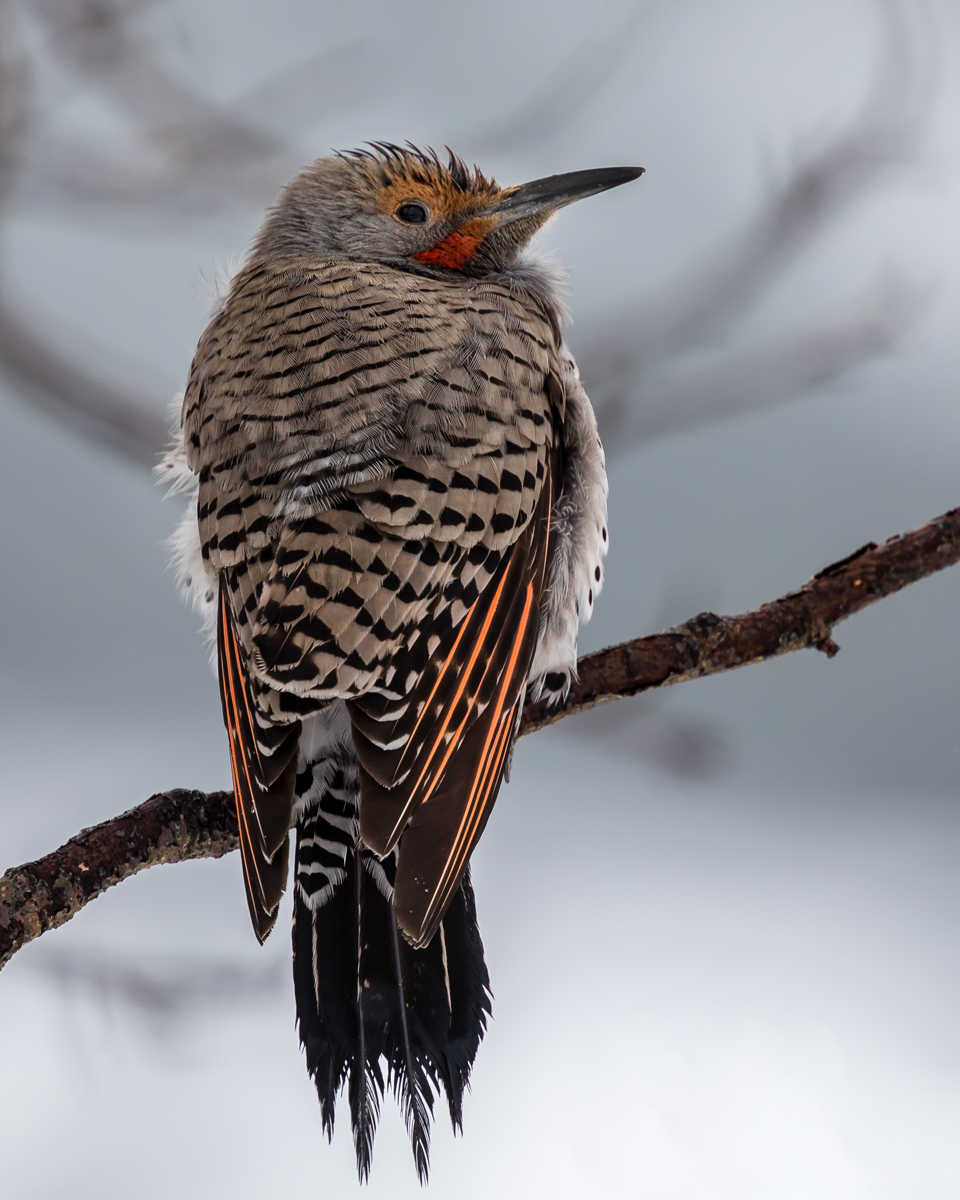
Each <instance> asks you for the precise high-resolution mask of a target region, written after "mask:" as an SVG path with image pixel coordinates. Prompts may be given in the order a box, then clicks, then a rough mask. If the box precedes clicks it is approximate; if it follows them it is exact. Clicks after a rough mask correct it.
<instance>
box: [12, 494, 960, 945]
mask: <svg viewBox="0 0 960 1200" xmlns="http://www.w3.org/2000/svg"><path fill="white" fill-rule="evenodd" d="M958 561H960V509H952V510H951V511H950V512H948V513H944V514H943V515H942V516H940V517H937V518H936V519H935V520H933V521H931V522H930V523H929V524H928V525H924V526H923V527H922V528H920V529H916V530H913V531H912V532H911V533H905V534H901V535H900V536H898V537H893V538H890V539H889V540H888V541H886V542H884V543H883V544H882V545H880V546H878V545H876V543H874V542H870V543H868V544H867V545H866V546H861V548H860V549H859V550H856V551H854V553H853V554H850V555H848V556H847V557H846V558H843V559H840V561H839V562H835V563H832V564H831V565H830V566H828V567H825V568H824V569H823V570H822V571H818V572H817V574H816V575H814V577H813V578H812V579H811V580H810V582H809V583H807V584H805V585H804V586H803V587H802V588H799V589H798V590H797V591H795V592H790V593H788V594H787V595H786V596H781V597H780V599H778V600H773V601H771V602H770V603H769V604H764V605H763V606H762V607H760V608H758V609H755V610H754V611H752V612H747V613H742V614H740V615H739V616H734V617H720V616H717V615H716V614H715V613H710V612H703V613H700V614H699V615H698V616H696V617H693V618H692V619H691V620H689V621H687V622H685V623H684V624H683V625H678V626H676V627H675V628H674V629H668V630H665V631H664V632H663V633H657V634H653V635H652V636H650V637H641V638H634V639H633V640H632V641H629V642H623V643H622V644H621V645H619V646H611V647H610V648H608V649H606V650H600V651H598V652H597V653H596V654H590V655H587V656H585V657H584V658H581V660H580V663H579V668H578V670H579V678H578V679H577V680H576V682H575V683H574V685H573V687H572V688H571V690H570V694H569V696H568V697H567V699H566V702H565V703H564V704H563V705H562V706H561V707H559V708H554V709H548V708H547V707H546V705H544V704H530V705H527V707H526V709H525V710H524V715H523V721H522V724H521V726H520V736H523V735H525V734H528V733H534V732H535V731H536V730H538V729H542V728H543V727H544V726H546V725H552V724H553V723H554V722H555V721H559V720H560V719H561V718H562V717H568V716H570V715H572V714H573V713H578V712H583V711H584V710H585V709H588V708H593V707H595V706H596V705H598V704H606V703H608V702H610V701H612V700H617V699H619V698H621V697H623V696H633V695H636V694H637V693H638V692H643V691H648V690H650V689H652V688H658V687H666V686H668V685H669V684H674V683H681V682H682V681H683V680H686V679H696V678H698V677H700V676H703V675H716V674H719V673H720V672H721V671H731V670H733V669H734V668H736V667H744V666H747V665H748V664H749V663H755V662H763V661H764V660H765V659H768V658H775V657H776V656H778V655H780V654H789V653H790V652H791V651H793V650H802V649H804V648H806V647H813V648H814V649H817V650H821V651H822V652H823V653H824V654H826V655H827V656H828V657H830V658H832V657H833V656H834V655H835V654H836V653H837V651H838V649H839V647H838V646H837V644H836V642H834V641H833V638H832V631H833V627H834V626H835V625H837V624H839V622H840V621H843V620H846V618H847V617H850V616H853V614H854V613H857V612H859V611H860V610H861V609H862V608H866V607H867V605H869V604H874V603H876V602H877V601H878V600H882V599H883V597H884V596H889V595H892V594H893V593H894V592H898V591H901V590H902V589H903V588H905V587H907V586H908V585H909V584H911V583H915V582H916V581H917V580H919V579H923V578H924V577H925V576H927V575H932V574H934V573H935V572H937V571H941V570H943V569H944V568H945V567H949V566H952V565H953V564H954V563H956V562H958ZM238 845H239V841H238V835H237V822H236V812H235V808H234V803H233V796H232V794H231V793H230V792H209V793H205V792H196V791H189V790H186V789H179V788H178V789H176V790H174V791H171V792H161V793H159V794H157V795H155V796H151V797H150V799H149V800H147V801H145V802H144V803H143V804H141V805H138V806H137V807H136V808H132V809H130V810H129V811H128V812H126V813H124V814H123V815H122V816H119V817H114V818H113V819H112V820H110V821H105V822H103V824H101V825H96V826H94V827H93V828H91V829H85V830H83V831H82V832H81V833H79V834H78V835H77V836H76V837H75V838H71V839H70V841H68V842H67V843H66V844H65V845H63V846H61V847H60V849H59V850H54V851H53V853H51V854H48V855H46V856H45V857H44V858H41V859H38V860H37V861H36V862H32V863H25V864H24V865H23V866H20V867H13V868H12V869H11V870H9V871H7V873H6V874H5V875H4V876H2V878H0V967H3V966H4V965H5V964H6V963H7V961H8V960H9V959H10V957H11V956H12V955H13V954H15V953H16V951H17V950H19V949H20V947H21V946H23V945H25V944H26V943H27V942H30V941H32V940H33V939H34V938H36V937H39V936H40V935H41V934H42V933H45V932H46V930H48V929H53V928H55V927H56V926H58V925H62V924H64V922H65V921H69V920H70V918H71V917H72V916H74V915H75V914H76V913H78V912H79V911H80V909H81V908H83V906H84V905H85V904H86V903H87V902H88V901H90V900H92V899H94V897H96V896H99V895H100V894H101V893H102V892H104V891H106V889H107V888H108V887H112V886H113V884H115V883H119V882H120V881H121V880H123V879H127V878H128V877H129V876H131V875H135V874H136V873H137V872H138V871H142V870H145V869H146V868H147V867H152V866H154V865H155V864H156V863H164V862H181V861H183V860H185V859H189V858H220V857H221V856H222V855H224V854H228V853H229V852H230V851H231V850H235V849H236V848H237V846H238Z"/></svg>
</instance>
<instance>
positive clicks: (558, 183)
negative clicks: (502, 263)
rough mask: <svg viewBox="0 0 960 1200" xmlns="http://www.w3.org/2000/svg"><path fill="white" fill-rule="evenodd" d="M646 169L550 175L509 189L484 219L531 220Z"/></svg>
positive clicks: (628, 168)
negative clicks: (491, 217)
mask: <svg viewBox="0 0 960 1200" xmlns="http://www.w3.org/2000/svg"><path fill="white" fill-rule="evenodd" d="M643 171H644V168H643V167H601V168H600V169H599V170H596V171H571V172H570V173H569V174H568V175H548V176H547V178H546V179H535V180H534V181H533V183H523V184H521V185H520V186H519V187H516V188H511V189H509V195H508V196H507V197H506V198H505V199H503V200H499V201H498V202H497V203H496V204H493V205H491V206H490V208H488V209H486V210H485V211H484V213H483V215H484V216H497V217H502V219H503V221H504V223H506V222H508V221H518V220H520V218H521V217H530V216H533V215H534V213H541V212H547V211H549V210H550V209H554V208H564V207H565V206H566V205H567V204H573V203H574V201H575V200H584V199H585V198H586V197H587V196H596V195H597V194H598V193H600V192H606V191H609V190H610V188H615V187H619V186H620V185H621V184H622V183H630V182H631V180H634V179H639V178H640V176H641V175H642V174H643Z"/></svg>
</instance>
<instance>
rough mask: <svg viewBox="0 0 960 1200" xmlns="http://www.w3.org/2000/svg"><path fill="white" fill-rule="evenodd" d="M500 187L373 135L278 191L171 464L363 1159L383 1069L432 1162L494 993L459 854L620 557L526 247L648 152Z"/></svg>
mask: <svg viewBox="0 0 960 1200" xmlns="http://www.w3.org/2000/svg"><path fill="white" fill-rule="evenodd" d="M640 174H642V168H638V167H616V168H602V169H590V170H583V171H575V172H571V173H567V174H560V175H553V176H549V177H547V178H542V179H537V180H535V181H534V182H531V183H526V184H523V185H519V186H506V187H500V186H499V185H498V184H497V183H496V181H495V179H494V178H493V177H487V176H485V175H484V174H483V173H482V172H481V171H480V169H479V168H477V167H472V168H470V167H468V166H467V165H466V163H465V162H464V160H462V159H461V158H459V157H458V156H457V155H456V154H454V153H453V152H452V151H449V149H448V150H447V157H446V159H444V158H441V156H440V155H439V154H437V153H436V152H435V151H433V150H430V149H419V148H418V147H416V146H415V145H413V144H412V143H407V144H405V145H404V146H399V145H395V144H393V143H388V142H371V143H367V144H366V145H365V146H364V147H362V148H361V149H358V150H352V151H344V152H338V153H334V154H330V155H328V156H325V157H322V158H319V159H317V160H316V161H315V162H313V163H312V164H311V165H309V166H307V167H306V168H305V169H304V170H303V171H302V172H301V173H300V174H298V175H297V176H296V177H295V178H294V179H293V180H292V181H291V182H290V183H288V184H287V185H286V187H285V188H284V189H283V190H282V192H281V194H280V196H279V199H278V200H277V202H276V204H275V205H274V206H273V207H272V208H271V209H270V210H269V211H268V213H267V215H266V217H265V219H264V221H263V224H262V225H261V227H260V230H259V232H258V233H257V234H256V236H255V238H254V240H253V242H252V247H251V249H250V251H249V254H248V256H247V258H246V260H245V262H244V264H243V265H242V267H241V268H240V269H239V271H238V272H237V273H236V274H235V276H234V277H233V279H232V281H231V282H230V285H229V288H228V290H227V291H226V294H225V295H224V296H222V297H221V298H220V300H219V301H218V304H217V307H216V309H215V311H214V312H213V315H212V318H211V320H210V323H209V325H208V326H207V328H206V330H205V332H204V333H203V335H202V336H201V338H200V341H199V344H198V346H197V350H196V353H195V355H194V358H193V361H192V364H191V367H190V370H189V375H188V379H187V384H186V389H185V392H184V394H183V399H182V407H181V411H180V428H179V430H178V432H177V437H176V442H175V445H174V447H173V449H172V450H171V452H170V455H169V456H168V460H167V467H168V469H169V471H170V472H172V476H171V477H174V478H176V479H177V480H178V481H179V485H180V486H182V487H183V488H185V489H186V490H188V492H189V496H190V499H189V502H188V506H187V512H186V514H185V517H184V521H183V524H182V525H181V527H180V530H179V531H178V533H177V535H176V536H175V539H174V541H175V546H176V551H177V556H178V560H179V571H180V577H181V581H182V583H183V585H184V587H185V589H186V590H187V592H188V593H189V594H190V595H191V596H192V598H193V601H194V603H195V604H196V606H197V607H198V608H199V609H200V611H201V612H202V613H203V615H204V617H205V621H206V624H207V627H208V631H209V633H210V637H211V642H213V643H215V659H216V669H217V673H218V677H219V684H220V695H221V702H222V710H223V718H224V724H225V727H226V732H227V738H228V742H229V755H230V763H231V770H232V781H233V792H234V798H235V802H236V809H237V821H238V827H239V841H240V850H241V861H242V867H243V877H244V884H245V891H246V898H247V904H248V908H249V912H250V918H251V921H252V924H253V929H254V932H255V934H256V937H257V939H258V940H259V941H260V942H261V943H262V942H263V941H264V940H265V939H266V937H267V936H268V934H269V933H270V931H271V929H272V928H273V925H274V923H275V922H276V919H277V912H278V908H279V904H280V900H281V896H282V894H283V892H284V890H285V887H286V882H287V877H288V874H289V861H288V860H289V850H288V847H289V841H290V839H289V836H288V835H289V832H290V830H291V829H295V830H296V849H295V855H294V864H293V871H292V878H293V885H292V890H293V910H294V912H293V975H294V992H295V998H296V1008H297V1024H298V1030H299V1038H300V1042H301V1045H302V1048H303V1050H304V1052H305V1056H306V1062H307V1069H308V1071H309V1073H310V1076H311V1077H312V1079H313V1081H314V1084H315V1086H316V1090H317V1094H318V1100H319V1105H320V1111H321V1119H322V1126H323V1129H324V1131H325V1133H326V1135H327V1137H328V1139H332V1135H333V1126H334V1116H335V1106H336V1101H337V1099H338V1097H339V1096H340V1095H341V1094H342V1093H343V1091H344V1090H345V1091H346V1093H347V1099H348V1104H349V1109H350V1118H351V1125H352V1131H353V1140H354V1148H355V1152H356V1158H357V1169H358V1173H359V1177H360V1179H361V1181H364V1180H366V1179H367V1178H368V1177H369V1173H370V1169H371V1161H372V1154H373V1142H374V1134H375V1132H376V1127H377V1123H378V1120H379V1115H380V1105H381V1101H382V1100H383V1098H384V1096H385V1094H386V1092H387V1091H388V1090H391V1089H392V1090H393V1092H394V1094H395V1095H396V1097H397V1099H398V1101H399V1103H400V1105H401V1108H402V1111H403V1114H404V1118H405V1121H406V1125H407V1130H408V1133H409V1135H410V1139H411V1145H412V1149H413V1155H414V1163H415V1167H416V1170H417V1173H418V1175H419V1177H420V1180H421V1182H424V1181H425V1180H426V1178H427V1174H428V1170H429V1140H430V1127H431V1120H432V1116H433V1107H434V1103H435V1100H436V1099H437V1098H438V1097H439V1096H440V1094H441V1091H442V1092H443V1093H444V1094H445V1095H446V1099H447V1104H448V1107H449V1112H450V1118H451V1121H452V1123H453V1127H454V1130H455V1131H460V1130H462V1109H463V1095H464V1090H465V1088H466V1086H467V1084H468V1081H469V1077H470V1072H471V1069H472V1066H473V1063H474V1060H475V1057H476V1054H477V1051H478V1048H479V1045H480V1042H481V1040H482V1038H483V1036H484V1032H485V1030H486V1027H487V1020H488V1017H489V1016H490V1015H491V1011H492V1009H491V999H492V991H491V987H490V979H489V974H488V971H487V967H486V963H485V959H484V951H483V944H482V941H481V937H480V933H479V927H478V921H477V909H476V900H475V896H474V892H473V886H472V881H471V875H470V868H469V864H470V857H471V854H472V852H473V850H474V848H475V847H476V845H477V842H478V839H479V838H480V836H481V834H482V833H483V830H484V827H485V825H486V823H487V820H488V818H489V817H490V813H491V810H492V808H493V805H494V801H495V800H496V798H497V795H498V793H499V790H500V787H501V783H502V782H503V780H504V778H505V777H506V776H507V774H508V772H509V766H510V761H511V757H512V753H513V747H514V742H515V739H516V735H517V730H518V726H519V721H520V717H521V714H522V711H523V706H524V703H525V702H526V700H527V699H528V698H536V699H546V700H547V701H549V702H550V703H554V704H556V703H559V702H561V701H562V700H563V698H564V696H565V695H566V694H567V692H568V690H569V688H570V686H571V681H572V680H573V679H574V677H575V675H576V663H577V634H578V628H579V625H580V623H581V622H583V621H586V620H588V619H589V617H590V615H591V613H592V611H593V608H594V604H595V602H596V598H597V595H598V594H599V591H600V588H601V586H602V582H603V559H604V556H605V554H606V552H607V546H608V540H609V539H608V532H607V515H606V513H607V479H606V474H605V468H604V456H603V448H602V445H601V443H600V439H599V436H598V432H597V424H596V419H595V417H594V413H593V409H592V408H591V405H590V401H589V399H588V398H587V395H586V392H585V391H584V388H583V386H582V384H581V382H580V379H579V375H578V371H577V367H576V364H575V362H574V360H573V357H572V356H571V354H570V352H569V350H568V349H567V347H566V345H565V343H564V341H563V337H562V333H561V325H562V323H563V321H564V319H565V309H564V304H563V299H562V292H563V283H562V278H561V276H560V274H559V273H558V270H557V269H556V267H555V266H554V265H552V264H551V263H550V262H549V261H547V260H544V259H542V258H538V257H537V256H536V255H535V254H534V253H533V252H532V251H531V250H530V242H531V239H532V238H533V237H534V235H535V234H536V233H537V232H538V231H539V230H540V229H541V228H542V227H543V225H544V224H545V223H546V221H547V220H548V219H550V218H551V217H552V216H553V215H554V214H555V213H556V212H558V211H559V210H560V209H562V208H564V207H565V206H567V205H569V204H572V203H573V202H575V201H577V200H580V199H583V198H586V197H589V196H594V195H597V194H599V193H601V192H604V191H607V190H609V189H611V188H614V187H618V186H620V185H622V184H625V183H628V182H630V181H631V180H634V179H636V178H638V177H639V176H640Z"/></svg>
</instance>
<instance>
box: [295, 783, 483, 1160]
mask: <svg viewBox="0 0 960 1200" xmlns="http://www.w3.org/2000/svg"><path fill="white" fill-rule="evenodd" d="M350 765H351V764H346V763H342V764H340V765H339V766H338V769H336V770H335V771H333V772H332V773H331V771H330V770H329V769H328V770H326V771H325V772H324V773H325V775H326V776H327V778H328V780H329V782H326V781H325V782H326V786H325V787H324V788H323V789H322V795H321V796H320V797H318V799H319V801H320V803H319V805H318V806H317V807H311V808H309V809H308V810H307V811H306V812H304V813H303V814H302V815H301V816H300V818H299V820H298V823H297V864H296V881H297V882H296V884H295V889H294V926H293V979H294V989H295V992H296V1000H297V1021H298V1024H299V1028H300V1041H301V1043H302V1045H303V1047H304V1050H305V1051H306V1056H307V1070H308V1071H309V1072H310V1075H311V1076H312V1077H313V1080H314V1082H315V1083H316V1086H317V1095H318V1097H319V1099H320V1112H321V1116H322V1119H323V1127H324V1129H325V1131H326V1133H327V1136H328V1137H332V1134H333V1121H334V1107H335V1103H336V1098H337V1095H338V1094H339V1093H340V1091H341V1090H342V1088H343V1086H344V1084H346V1087H347V1097H348V1101H349V1105H350V1119H351V1124H352V1126H353V1140H354V1145H355V1148H356V1152H357V1170H358V1172H359V1175H360V1179H361V1180H365V1179H366V1178H367V1177H368V1176H369V1173H370V1161H371V1157H372V1153H373V1139H374V1134H375V1132H376V1125H377V1119H378V1117H379V1114H380V1101H381V1100H382V1098H383V1095H384V1092H385V1090H386V1088H387V1087H388V1086H389V1087H392V1089H393V1091H394V1094H395V1096H396V1098H397V1100H398V1101H399V1103H400V1105H401V1108H402V1110H403V1114H404V1118H405V1120H406V1125H407V1131H408V1133H409V1134H410V1140H411V1143H412V1146H413V1156H414V1162H415V1164H416V1168H417V1174H418V1176H419V1177H420V1180H421V1182H425V1181H426V1178H427V1173H428V1170H429V1149H430V1121H431V1117H432V1116H433V1103H434V1099H435V1098H436V1096H437V1095H439V1092H440V1088H441V1087H442V1088H443V1091H444V1092H445V1093H446V1097H447V1102H448V1104H449V1108H450V1119H451V1121H452V1122H453V1126H454V1129H456V1130H460V1129H461V1127H462V1104H463V1093H464V1089H465V1088H466V1086H467V1082H468V1080H469V1076H470V1069H471V1067H472V1065H473V1061H474V1058H475V1057H476V1054H477V1050H478V1048H479V1046H480V1041H481V1039H482V1038H483V1035H484V1032H485V1030H486V1024H487V1016H488V1015H489V1013H490V979H489V976H488V974H487V968H486V963H485V962H484V958H483V944H482V942H481V941H480V931H479V930H478V928H477V919H476V907H475V904H474V898H473V887H472V885H471V883H470V876H469V872H468V873H467V874H466V875H465V876H464V878H463V882H462V884H461V886H460V887H459V888H458V890H457V892H456V894H455V896H454V897H453V900H452V901H451V903H450V907H449V908H448V909H447V912H446V914H445V916H444V918H443V921H442V923H441V926H440V929H439V930H438V932H437V934H436V936H435V937H434V938H433V940H432V941H431V942H430V944H429V945H428V946H427V947H425V948H424V949H422V950H416V949H414V948H413V947H412V946H411V945H409V943H408V942H406V941H405V940H404V939H403V937H401V936H398V932H397V922H396V916H395V913H394V909H393V877H394V869H395V858H394V856H390V857H389V858H388V859H386V860H385V861H383V862H381V861H380V860H379V859H377V858H376V857H375V856H374V855H372V854H371V853H370V852H369V851H367V850H361V849H360V848H359V840H358V839H359V833H358V824H357V821H356V813H357V801H356V796H355V793H354V792H353V788H352V787H351V786H350V783H351V782H352V781H351V780H349V775H350V774H351V773H352V772H351V771H350ZM342 768H345V770H344V769H342ZM299 782H300V781H298V792H299V791H301V789H300V786H299ZM304 790H306V789H304ZM318 790H319V789H318ZM301 794H303V793H302V792H301ZM313 795H316V790H314V791H313Z"/></svg>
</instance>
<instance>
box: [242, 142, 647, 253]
mask: <svg viewBox="0 0 960 1200" xmlns="http://www.w3.org/2000/svg"><path fill="white" fill-rule="evenodd" d="M642 173H643V168H642V167H609V168H604V169H601V170H594V171H574V172H572V173H571V174H569V175H551V176H549V177H548V178H546V179H537V180H535V181H534V182H533V183H525V184H521V185H520V186H517V187H505V188H501V187H500V186H499V185H498V184H497V183H496V181H495V180H494V179H492V178H491V179H487V178H486V177H485V176H484V175H482V174H481V172H480V171H479V170H478V169H477V168H476V167H474V168H473V170H470V169H469V168H468V167H467V166H466V164H465V163H464V162H463V161H462V159H459V158H458V157H457V156H456V155H455V154H453V153H452V152H450V156H449V160H448V162H447V163H442V162H441V161H440V159H439V157H438V156H437V155H436V154H435V153H434V152H433V151H423V150H418V149H416V148H415V147H413V146H408V147H407V148H402V147H399V146H393V145H389V144H388V143H385V142H375V143H371V146H370V149H368V150H354V151H351V152H349V153H344V154H337V155H333V156H331V157H329V158H320V159H318V160H317V161H316V162H315V163H313V164H312V165H311V166H309V167H307V168H306V170H304V171H302V172H301V173H300V174H299V175H298V176H297V177H296V178H295V179H293V180H292V181H291V182H290V183H289V184H287V186H286V188H284V190H283V192H282V193H281V196H280V199H279V201H278V202H277V204H276V206H275V207H274V208H273V209H272V210H271V212H270V213H269V214H268V216H267V218H266V220H265V221H264V223H263V226H262V228H261V230H260V233H259V235H258V237H257V240H256V242H255V244H254V255H255V256H257V257H260V256H270V257H272V256H275V255H294V256H296V257H301V256H306V257H311V258H348V259H353V260H355V261H360V262H381V263H388V264H389V265H391V266H396V267H400V268H405V269H407V270H413V271H419V272H421V273H424V274H433V275H435V274H441V275H442V274H443V273H445V272H448V271H458V272H460V273H461V274H464V275H488V274H491V273H495V272H497V271H502V270H504V269H505V268H507V267H509V266H510V264H511V263H512V262H513V261H514V260H515V259H516V257H517V255H518V254H519V253H520V251H521V250H522V249H523V248H524V246H526V244H527V243H528V242H529V241H530V239H531V238H532V237H533V235H534V234H535V233H536V232H537V230H538V229H540V227H541V226H542V225H543V224H544V223H545V222H546V221H547V220H548V219H549V218H550V216H551V215H552V214H553V213H554V212H556V210H557V209H559V208H563V207H565V206H566V205H567V204H572V203H573V202H574V201H575V200H581V199H583V198H584V197H586V196H595V195H596V194H597V193H598V192H604V191H606V190H607V189H608V188H613V187H618V186H619V185H620V184H621V183H628V182H629V181H630V180H632V179H636V178H637V177H638V176H639V175H641V174H642Z"/></svg>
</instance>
